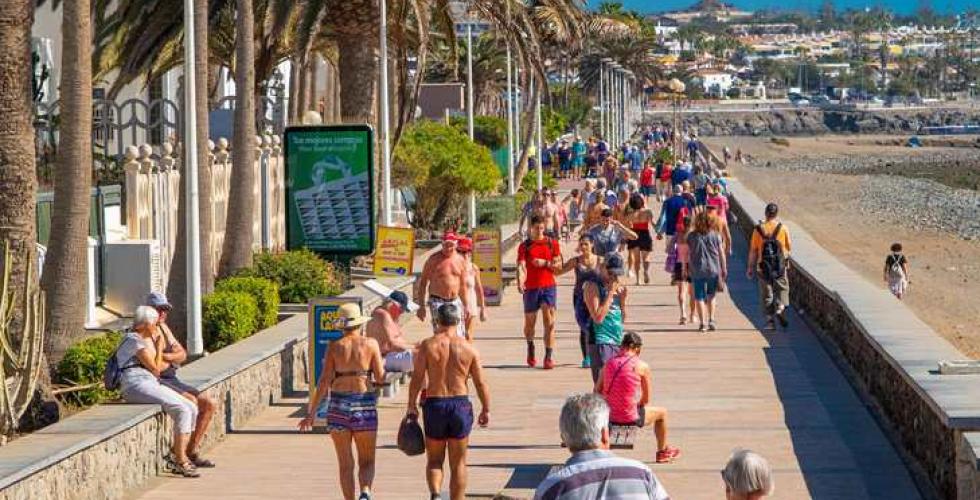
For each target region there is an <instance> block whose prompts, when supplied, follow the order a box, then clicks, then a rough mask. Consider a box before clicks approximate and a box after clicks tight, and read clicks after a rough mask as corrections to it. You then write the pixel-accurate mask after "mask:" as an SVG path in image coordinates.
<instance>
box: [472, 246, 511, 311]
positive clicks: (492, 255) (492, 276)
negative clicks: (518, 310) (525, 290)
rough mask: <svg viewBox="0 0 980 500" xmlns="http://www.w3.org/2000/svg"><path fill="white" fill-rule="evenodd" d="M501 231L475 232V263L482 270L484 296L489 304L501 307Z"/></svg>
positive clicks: (502, 288)
mask: <svg viewBox="0 0 980 500" xmlns="http://www.w3.org/2000/svg"><path fill="white" fill-rule="evenodd" d="M500 243H501V241H500V229H477V230H475V231H473V262H474V263H475V264H476V265H477V266H479V268H480V281H481V282H482V283H483V296H484V297H485V298H486V301H487V304H489V305H492V306H498V305H500V301H501V299H502V294H503V291H504V278H503V269H502V262H501V249H500Z"/></svg>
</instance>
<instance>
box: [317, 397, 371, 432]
mask: <svg viewBox="0 0 980 500" xmlns="http://www.w3.org/2000/svg"><path fill="white" fill-rule="evenodd" d="M377 430H378V396H377V395H375V393H373V392H331V393H330V403H329V404H328V405H327V431H328V432H331V431H351V432H373V431H377Z"/></svg>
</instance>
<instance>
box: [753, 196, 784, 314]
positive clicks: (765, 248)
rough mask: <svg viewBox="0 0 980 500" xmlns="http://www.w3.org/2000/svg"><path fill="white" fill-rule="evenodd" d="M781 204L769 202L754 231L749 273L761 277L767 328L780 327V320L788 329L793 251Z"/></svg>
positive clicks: (761, 295) (761, 294)
mask: <svg viewBox="0 0 980 500" xmlns="http://www.w3.org/2000/svg"><path fill="white" fill-rule="evenodd" d="M778 217H779V207H778V206H777V205H776V204H775V203H770V204H768V205H766V220H765V222H760V223H759V224H758V225H757V226H755V230H753V231H752V241H751V243H750V245H749V263H748V268H747V269H746V270H745V275H746V276H747V277H748V278H749V279H753V278H754V277H756V276H757V277H758V279H757V281H758V283H759V298H760V299H761V301H762V309H763V313H764V314H765V316H766V330H775V329H776V323H775V322H776V320H778V321H779V324H780V325H782V326H783V328H786V327H787V326H789V321H788V320H787V319H786V306H787V305H789V279H788V277H787V275H786V271H787V267H788V265H789V256H790V251H791V250H792V247H791V243H790V238H789V230H787V229H786V228H785V227H784V226H783V224H782V222H780V221H779V218H778Z"/></svg>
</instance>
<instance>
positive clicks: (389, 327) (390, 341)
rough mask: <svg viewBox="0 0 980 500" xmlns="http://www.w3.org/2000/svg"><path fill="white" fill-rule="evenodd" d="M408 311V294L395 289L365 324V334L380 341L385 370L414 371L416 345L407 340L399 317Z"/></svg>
mask: <svg viewBox="0 0 980 500" xmlns="http://www.w3.org/2000/svg"><path fill="white" fill-rule="evenodd" d="M406 311H408V295H405V292H401V291H398V290H395V291H393V292H391V294H389V295H388V297H387V298H385V300H384V302H382V303H381V305H380V306H378V307H376V308H375V309H374V312H372V313H371V321H368V322H367V324H366V325H365V326H364V332H365V334H366V335H367V336H368V337H370V338H372V339H374V340H377V341H378V346H379V347H380V348H381V357H382V358H384V360H385V363H384V364H385V372H410V371H412V366H413V363H412V350H413V349H414V346H413V345H412V344H409V343H408V342H406V341H405V333H404V332H403V331H402V328H401V326H399V324H398V318H399V317H401V315H402V313H404V312H406Z"/></svg>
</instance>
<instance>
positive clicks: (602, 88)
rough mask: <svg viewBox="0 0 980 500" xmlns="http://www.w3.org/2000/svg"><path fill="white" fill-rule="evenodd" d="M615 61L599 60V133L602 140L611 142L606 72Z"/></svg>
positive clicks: (605, 58) (608, 59) (607, 73)
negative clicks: (607, 67)
mask: <svg viewBox="0 0 980 500" xmlns="http://www.w3.org/2000/svg"><path fill="white" fill-rule="evenodd" d="M612 62H613V60H612V59H610V58H608V57H603V58H602V59H600V60H599V133H600V134H601V135H602V139H603V140H604V141H606V142H607V143H608V142H609V128H608V123H609V118H610V117H609V112H608V111H609V110H608V109H607V106H608V102H607V101H608V100H609V86H608V85H607V84H606V79H607V78H608V75H609V71H607V70H606V66H608V65H610V64H612Z"/></svg>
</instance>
